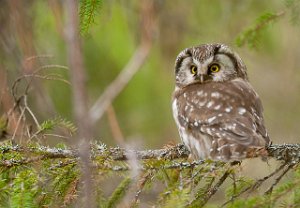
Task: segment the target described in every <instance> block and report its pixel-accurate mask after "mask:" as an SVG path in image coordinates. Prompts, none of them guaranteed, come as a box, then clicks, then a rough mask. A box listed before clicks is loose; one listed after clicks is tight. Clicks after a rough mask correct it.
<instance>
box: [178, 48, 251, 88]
mask: <svg viewBox="0 0 300 208" xmlns="http://www.w3.org/2000/svg"><path fill="white" fill-rule="evenodd" d="M175 75H176V85H177V86H178V87H184V86H187V85H190V84H194V83H207V82H226V81H229V80H232V79H235V78H242V79H244V80H247V79H248V78H247V72H246V66H245V64H244V63H243V61H242V59H241V58H240V57H239V55H237V54H236V53H235V52H233V51H232V50H231V49H230V48H229V47H228V46H226V45H224V44H203V45H200V46H195V47H191V48H187V49H185V50H183V51H182V52H180V53H179V55H178V56H177V59H176V62H175Z"/></svg>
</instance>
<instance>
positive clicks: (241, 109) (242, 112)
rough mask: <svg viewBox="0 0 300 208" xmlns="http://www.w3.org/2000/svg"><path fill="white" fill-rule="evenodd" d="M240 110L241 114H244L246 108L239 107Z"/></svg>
mask: <svg viewBox="0 0 300 208" xmlns="http://www.w3.org/2000/svg"><path fill="white" fill-rule="evenodd" d="M238 111H239V114H240V115H243V114H244V113H246V109H245V108H242V107H240V108H238Z"/></svg>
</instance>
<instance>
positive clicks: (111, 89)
mask: <svg viewBox="0 0 300 208" xmlns="http://www.w3.org/2000/svg"><path fill="white" fill-rule="evenodd" d="M154 13H155V8H154V1H149V0H147V1H142V3H141V14H140V16H141V31H140V34H141V37H140V39H141V43H140V45H139V46H138V47H137V49H136V51H135V52H134V54H133V56H132V57H131V59H130V60H129V62H128V63H127V64H126V66H125V67H124V68H123V69H122V70H121V73H120V74H119V75H118V76H117V77H116V79H115V80H114V81H113V82H112V83H111V84H110V85H109V86H108V87H107V88H106V89H105V90H104V92H103V93H102V95H101V96H100V97H99V98H98V99H97V101H96V102H95V104H94V105H93V106H92V108H91V109H90V111H89V116H90V118H91V122H92V124H93V123H95V122H96V121H97V120H99V119H100V118H101V117H102V116H103V114H104V112H105V111H106V109H107V108H108V107H109V105H110V104H111V103H112V101H113V100H114V99H115V98H116V97H117V96H118V95H119V94H120V92H121V91H122V90H123V89H124V88H125V86H126V85H127V84H128V82H129V81H130V80H131V79H132V77H133V76H134V75H135V74H136V73H137V72H138V71H139V69H141V67H142V65H143V64H144V62H145V61H146V59H147V57H148V55H149V52H150V49H151V47H152V42H153V34H154V30H155V28H156V23H155V20H154V18H155V14H154Z"/></svg>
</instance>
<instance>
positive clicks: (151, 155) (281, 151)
mask: <svg viewBox="0 0 300 208" xmlns="http://www.w3.org/2000/svg"><path fill="white" fill-rule="evenodd" d="M0 152H1V153H2V154H3V153H7V152H16V153H27V154H28V153H31V154H36V155H38V157H32V158H27V159H22V160H16V159H10V160H0V166H7V167H9V166H13V165H20V164H25V163H30V162H34V161H37V160H43V159H50V158H69V159H76V158H78V156H79V154H78V151H77V150H76V149H73V150H72V149H61V148H50V147H45V146H32V147H23V146H19V145H7V144H6V145H2V146H0ZM91 153H92V154H91V155H92V157H93V158H96V157H102V158H107V157H110V158H111V159H112V160H115V161H124V160H129V159H130V156H131V155H135V157H136V158H137V159H139V160H145V159H168V160H172V159H180V158H187V157H188V156H189V151H188V150H187V149H186V147H185V146H184V145H183V144H177V145H175V146H173V147H170V148H163V149H154V150H128V149H124V148H120V147H112V148H107V147H106V145H104V144H92V145H91ZM247 157H248V158H255V157H264V158H265V157H271V158H274V159H276V160H281V161H285V163H290V164H297V163H299V162H300V144H272V145H270V146H269V147H268V148H266V149H264V148H262V149H250V150H249V151H248V156H247ZM198 163H199V161H198ZM200 163H204V161H200ZM192 164H193V163H189V164H185V163H181V164H174V166H171V168H172V167H176V165H178V166H182V167H192V166H193V165H192Z"/></svg>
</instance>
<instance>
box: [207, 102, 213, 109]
mask: <svg viewBox="0 0 300 208" xmlns="http://www.w3.org/2000/svg"><path fill="white" fill-rule="evenodd" d="M213 104H214V102H213V101H209V102H208V103H207V105H206V107H208V108H210V107H211V106H212V105H213Z"/></svg>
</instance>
